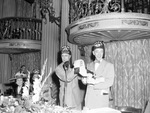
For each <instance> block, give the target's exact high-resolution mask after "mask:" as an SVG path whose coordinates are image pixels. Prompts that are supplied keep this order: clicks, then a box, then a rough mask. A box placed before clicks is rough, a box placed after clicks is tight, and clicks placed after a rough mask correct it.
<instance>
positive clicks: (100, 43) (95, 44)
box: [92, 41, 104, 51]
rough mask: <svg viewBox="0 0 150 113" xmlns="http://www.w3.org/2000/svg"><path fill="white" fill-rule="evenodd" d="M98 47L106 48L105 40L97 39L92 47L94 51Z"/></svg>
mask: <svg viewBox="0 0 150 113" xmlns="http://www.w3.org/2000/svg"><path fill="white" fill-rule="evenodd" d="M97 48H101V49H103V50H104V43H103V41H97V42H95V43H94V45H93V47H92V51H94V50H95V49H97Z"/></svg>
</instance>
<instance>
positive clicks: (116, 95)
mask: <svg viewBox="0 0 150 113" xmlns="http://www.w3.org/2000/svg"><path fill="white" fill-rule="evenodd" d="M84 50H85V57H84V58H85V61H86V62H87V63H88V62H90V61H91V59H90V56H91V46H86V47H85V48H84ZM105 59H106V60H107V61H109V62H111V63H113V64H114V66H115V82H114V85H113V87H112V91H113V99H114V106H132V107H137V108H144V106H145V103H146V101H147V100H148V98H149V96H150V39H142V40H130V41H114V42H110V43H105Z"/></svg>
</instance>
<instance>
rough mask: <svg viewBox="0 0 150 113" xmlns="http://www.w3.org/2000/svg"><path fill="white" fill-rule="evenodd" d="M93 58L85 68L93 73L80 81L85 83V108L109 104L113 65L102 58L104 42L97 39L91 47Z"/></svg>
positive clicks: (113, 73)
mask: <svg viewBox="0 0 150 113" xmlns="http://www.w3.org/2000/svg"><path fill="white" fill-rule="evenodd" d="M92 54H93V55H94V57H95V60H94V61H92V62H91V63H89V64H87V69H88V70H90V71H91V72H93V73H94V74H88V77H86V78H83V79H82V82H83V83H84V84H87V91H86V95H85V107H84V108H85V109H96V108H102V107H108V106H109V93H110V92H109V89H110V87H111V86H112V85H113V82H114V75H115V72H114V65H113V64H112V63H109V62H107V61H106V60H104V54H105V47H104V43H103V42H101V41H97V42H95V43H94V45H93V47H92Z"/></svg>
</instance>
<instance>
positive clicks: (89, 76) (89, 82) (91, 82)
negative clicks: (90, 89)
mask: <svg viewBox="0 0 150 113" xmlns="http://www.w3.org/2000/svg"><path fill="white" fill-rule="evenodd" d="M95 82H96V81H95V78H93V74H91V73H88V76H87V84H95Z"/></svg>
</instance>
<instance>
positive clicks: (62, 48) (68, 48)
mask: <svg viewBox="0 0 150 113" xmlns="http://www.w3.org/2000/svg"><path fill="white" fill-rule="evenodd" d="M63 53H66V54H69V55H71V50H70V47H69V46H67V45H65V46H62V47H61V54H63Z"/></svg>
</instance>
